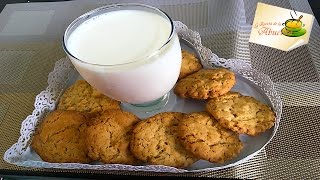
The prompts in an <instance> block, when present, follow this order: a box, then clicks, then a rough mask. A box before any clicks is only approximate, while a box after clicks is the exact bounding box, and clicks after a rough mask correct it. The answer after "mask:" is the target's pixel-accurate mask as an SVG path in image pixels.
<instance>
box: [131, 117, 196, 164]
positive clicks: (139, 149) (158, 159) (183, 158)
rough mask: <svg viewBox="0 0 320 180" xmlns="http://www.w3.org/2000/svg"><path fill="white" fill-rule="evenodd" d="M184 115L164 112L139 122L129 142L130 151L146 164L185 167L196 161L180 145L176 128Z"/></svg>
mask: <svg viewBox="0 0 320 180" xmlns="http://www.w3.org/2000/svg"><path fill="white" fill-rule="evenodd" d="M183 116H184V114H183V113H179V112H164V113H159V114H156V115H154V116H152V117H150V118H148V119H146V120H143V121H141V122H139V123H138V124H137V125H136V126H135V128H134V130H133V136H132V140H131V143H130V144H131V145H130V148H131V151H132V153H133V154H134V155H135V156H136V157H137V158H139V159H140V160H142V161H144V162H147V163H148V164H156V165H167V166H173V167H181V168H182V167H187V166H190V165H191V164H193V163H194V162H195V161H197V160H198V158H196V157H195V156H194V155H192V153H190V152H189V151H187V150H186V149H185V148H184V147H183V145H182V144H181V142H180V140H179V138H178V135H177V127H178V123H179V121H180V120H181V119H182V118H183Z"/></svg>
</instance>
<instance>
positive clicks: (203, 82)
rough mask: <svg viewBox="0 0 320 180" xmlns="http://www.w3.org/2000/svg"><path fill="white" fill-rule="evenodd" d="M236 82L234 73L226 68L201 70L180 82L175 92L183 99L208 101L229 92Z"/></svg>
mask: <svg viewBox="0 0 320 180" xmlns="http://www.w3.org/2000/svg"><path fill="white" fill-rule="evenodd" d="M235 82H236V80H235V75H234V73H233V72H232V71H229V70H227V69H225V68H219V69H201V70H199V71H198V72H196V73H194V74H191V75H189V76H187V77H185V78H183V79H181V80H179V81H178V82H177V84H176V87H175V88H174V92H175V93H176V94H177V95H178V96H180V97H183V98H193V99H208V98H213V97H217V96H220V95H222V94H225V93H227V92H229V91H230V90H231V88H232V87H233V86H234V85H235Z"/></svg>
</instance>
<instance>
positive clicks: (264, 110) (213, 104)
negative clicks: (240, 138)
mask: <svg viewBox="0 0 320 180" xmlns="http://www.w3.org/2000/svg"><path fill="white" fill-rule="evenodd" d="M206 108H207V111H208V112H210V114H212V115H213V117H215V118H216V119H217V120H218V121H219V123H220V124H221V125H222V126H224V127H226V128H229V129H231V130H232V131H235V132H238V133H244V134H248V135H252V136H255V135H258V134H259V133H262V132H264V131H266V130H267V129H270V128H271V127H272V126H273V125H274V123H275V113H274V112H273V111H272V109H271V108H270V107H269V106H267V105H266V104H263V103H261V102H259V101H258V100H256V99H255V98H253V97H249V96H243V95H241V94H240V93H237V92H229V93H227V94H225V95H222V96H219V97H217V98H214V99H212V100H209V101H208V103H207V105H206Z"/></svg>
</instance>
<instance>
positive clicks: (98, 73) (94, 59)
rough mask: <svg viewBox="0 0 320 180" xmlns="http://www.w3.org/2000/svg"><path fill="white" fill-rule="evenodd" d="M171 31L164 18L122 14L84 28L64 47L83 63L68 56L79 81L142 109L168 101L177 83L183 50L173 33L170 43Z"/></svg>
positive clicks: (101, 18)
mask: <svg viewBox="0 0 320 180" xmlns="http://www.w3.org/2000/svg"><path fill="white" fill-rule="evenodd" d="M171 31H172V27H171V23H170V21H169V20H168V19H165V18H163V17H162V16H160V15H157V14H154V13H151V12H146V11H142V10H118V11H113V12H107V13H105V14H102V15H99V16H96V17H94V18H92V19H89V20H87V21H86V22H85V23H83V24H81V25H80V26H79V27H78V28H77V29H75V30H74V31H73V32H72V34H71V35H70V37H69V38H68V39H67V40H66V42H67V44H66V47H67V48H68V50H69V52H71V54H72V55H73V56H75V57H76V58H78V59H80V60H81V61H79V60H77V59H75V58H74V57H73V56H71V55H70V54H69V58H70V60H71V62H72V63H73V65H74V66H75V68H76V69H77V70H78V72H79V73H80V75H81V76H82V77H83V78H84V79H85V80H87V81H88V82H89V83H90V84H91V85H92V86H93V87H95V88H96V89H97V90H98V91H100V92H102V93H104V94H105V95H107V96H109V97H111V98H113V99H116V100H119V101H121V102H126V103H133V104H140V103H145V102H150V101H153V100H156V99H158V98H160V97H162V96H164V95H165V94H166V93H168V92H169V91H170V90H171V89H172V88H173V86H174V85H175V83H176V82H177V79H178V76H179V73H180V67H181V59H182V57H181V47H180V43H179V38H178V35H177V34H176V32H175V31H173V34H172V39H171V40H170V41H169V42H168V43H167V41H168V39H169V37H170V35H171ZM166 43H167V44H166ZM164 44H165V45H164ZM155 52H156V54H154V53H155ZM146 57H148V58H146ZM95 64H99V65H95ZM106 65H107V66H106Z"/></svg>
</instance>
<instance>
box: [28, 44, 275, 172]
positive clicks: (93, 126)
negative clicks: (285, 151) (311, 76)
mask: <svg viewBox="0 0 320 180" xmlns="http://www.w3.org/2000/svg"><path fill="white" fill-rule="evenodd" d="M182 56H183V59H182V66H181V72H180V76H179V80H178V82H177V84H176V86H175V88H174V92H175V93H176V94H177V96H179V97H181V98H189V99H195V100H206V101H207V104H206V111H202V112H193V113H189V114H186V113H182V112H163V113H159V114H156V115H154V116H152V117H149V118H147V119H144V120H140V119H139V118H138V117H137V116H136V115H134V114H132V113H130V112H126V111H124V110H122V109H121V107H120V102H118V101H116V100H113V99H111V98H109V97H107V96H105V95H103V94H101V93H100V92H98V91H96V90H95V89H94V88H93V87H92V86H91V85H90V84H88V83H87V82H86V81H84V80H78V81H76V83H75V84H73V85H72V86H71V87H69V88H68V89H67V90H66V91H65V92H64V93H63V94H62V97H61V98H60V100H59V103H58V105H57V109H56V110H55V111H53V112H50V113H49V114H48V116H47V117H45V118H44V120H43V121H41V123H40V125H39V126H38V128H37V129H36V132H35V135H34V138H33V140H32V143H31V147H32V149H33V150H35V152H36V153H37V154H38V155H39V156H40V157H41V159H42V160H44V161H47V162H58V163H93V162H103V163H105V164H131V165H144V164H153V165H166V166H172V167H178V168H186V167H189V166H190V165H192V164H193V163H195V162H196V161H198V160H200V159H203V160H207V161H209V162H212V163H223V162H225V161H227V160H230V159H233V158H235V157H236V156H237V155H239V154H240V152H241V150H242V148H243V143H242V142H241V141H240V139H239V134H247V135H251V136H256V135H258V134H260V133H262V132H264V131H266V130H267V129H270V128H271V127H272V126H273V125H274V121H275V115H274V112H273V111H272V110H271V108H270V107H268V106H267V105H265V104H262V103H261V102H259V101H257V100H256V99H254V98H253V97H249V96H243V95H241V94H240V93H238V92H230V90H231V89H232V87H233V86H234V85H235V83H236V80H235V75H234V73H233V72H231V71H230V70H228V69H224V68H218V69H203V67H202V65H201V63H200V62H199V60H198V59H197V58H196V57H195V56H194V55H193V54H191V53H189V52H187V51H184V50H183V51H182Z"/></svg>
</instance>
